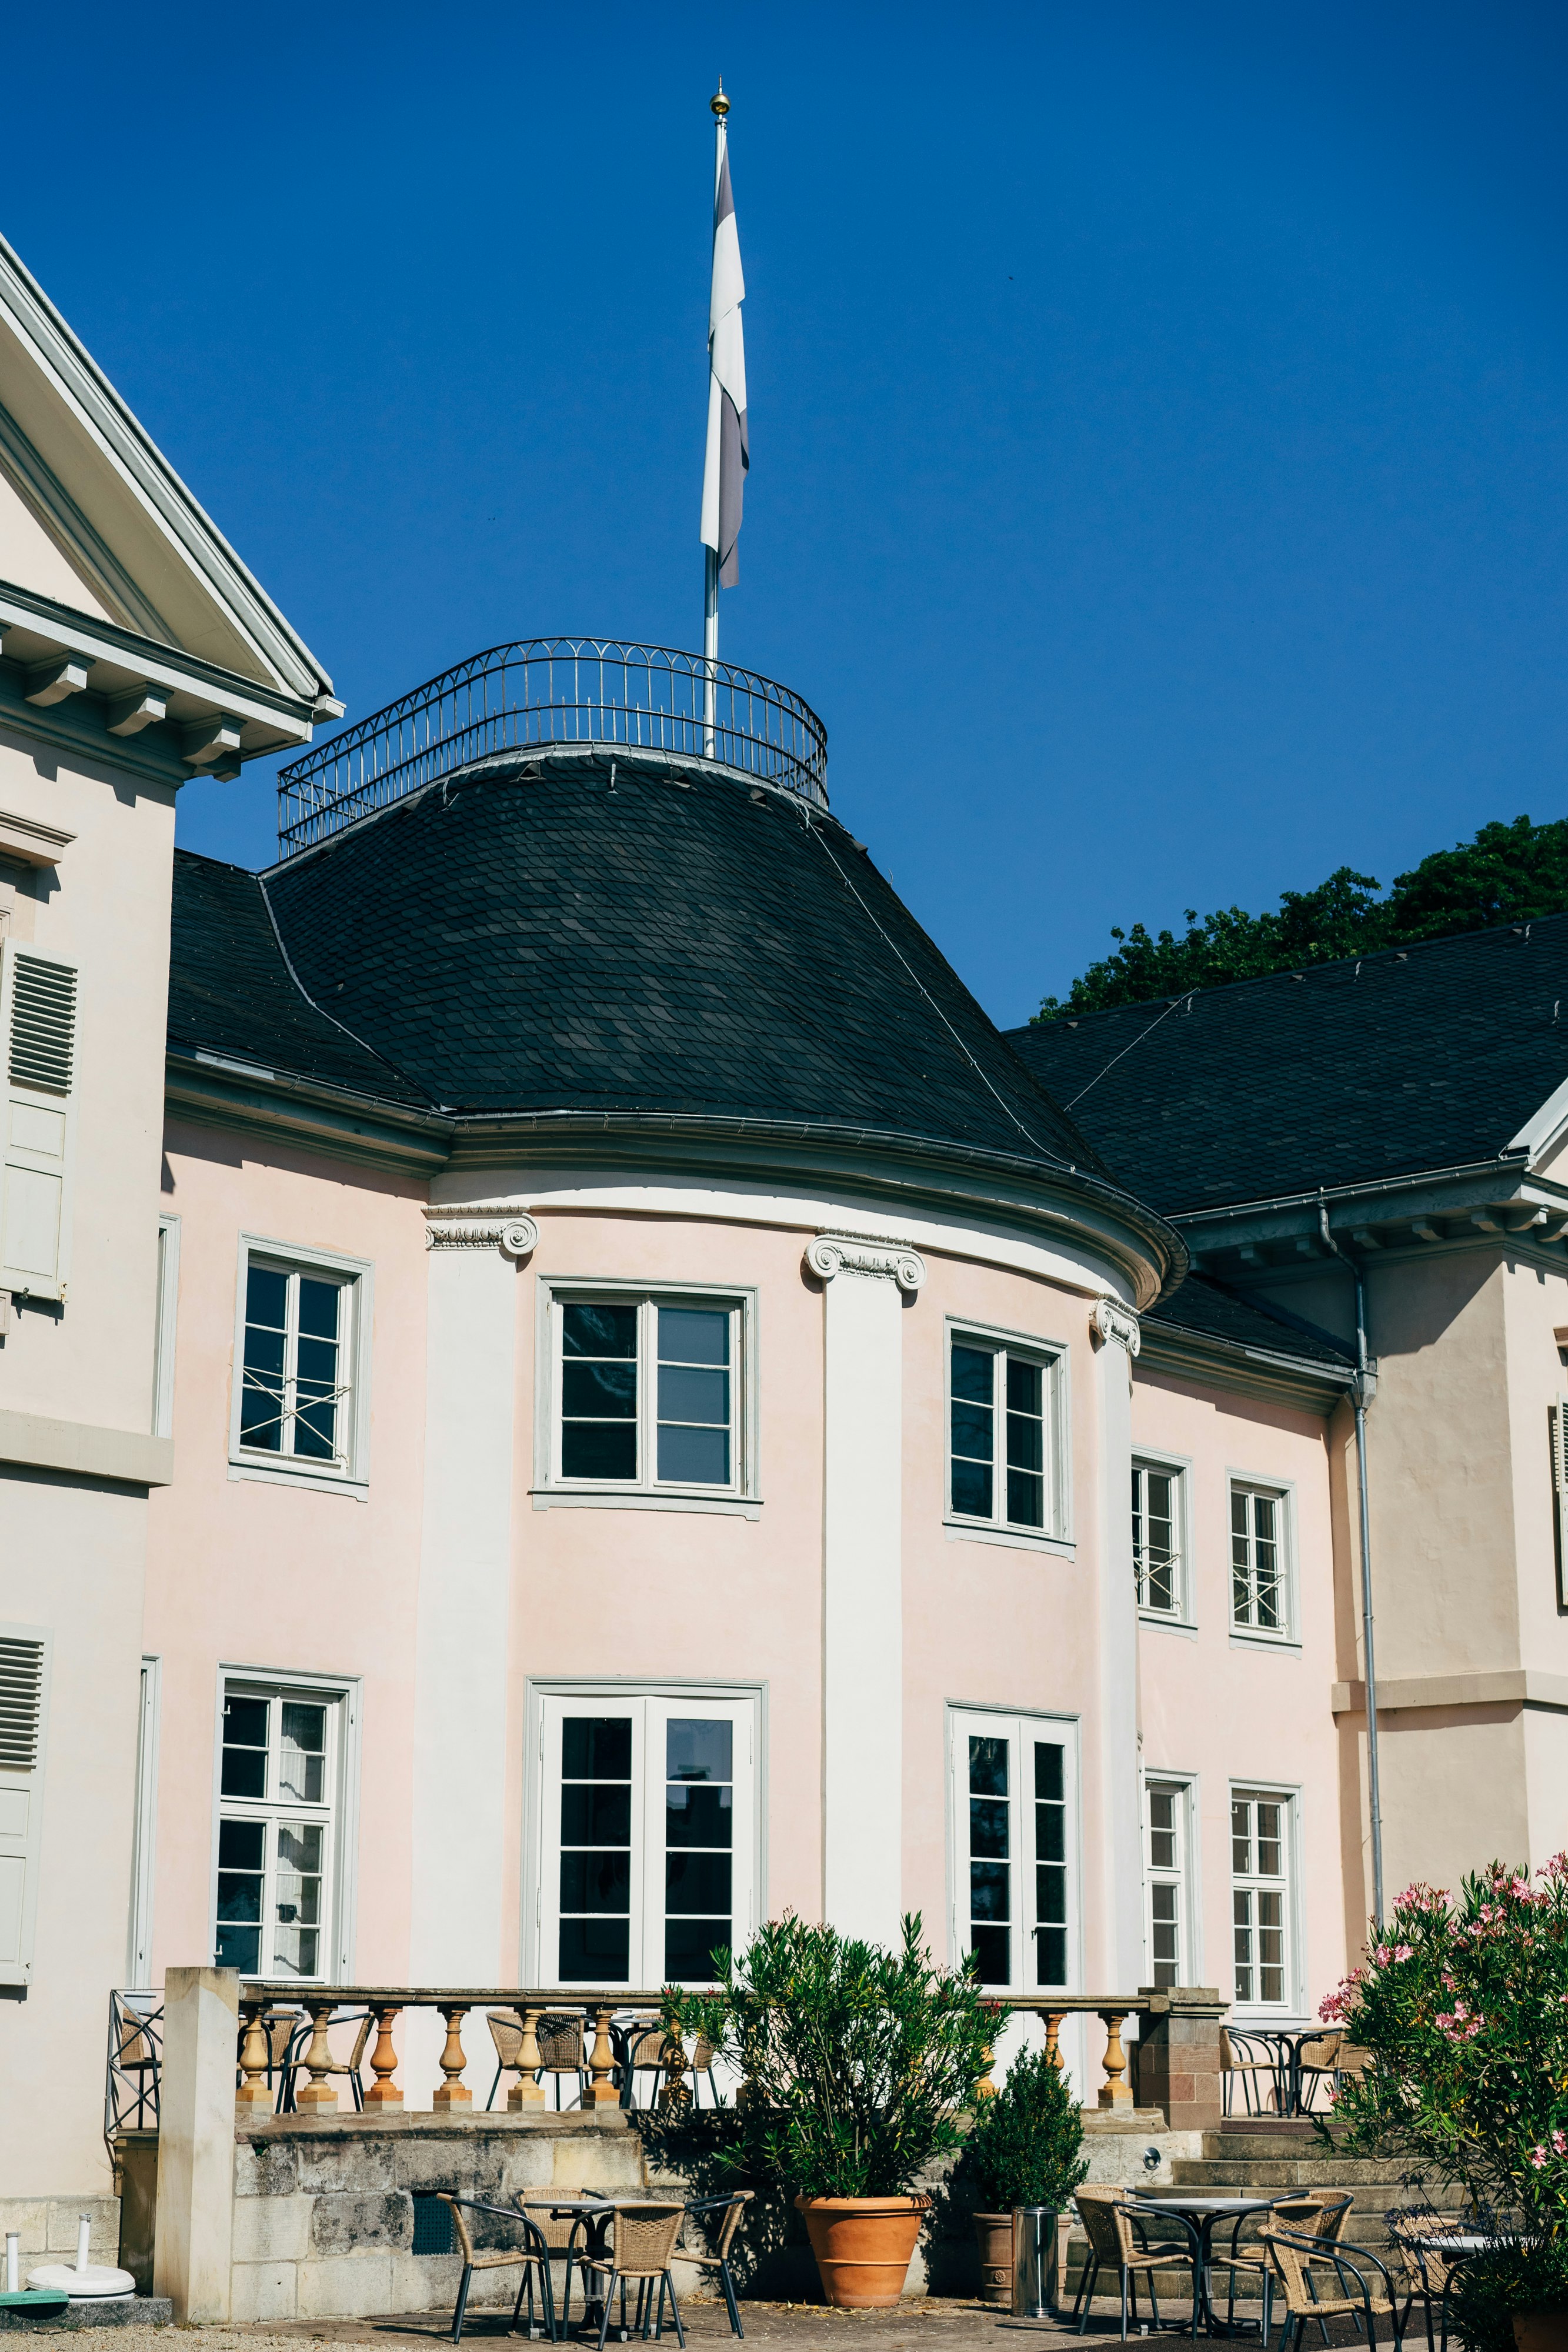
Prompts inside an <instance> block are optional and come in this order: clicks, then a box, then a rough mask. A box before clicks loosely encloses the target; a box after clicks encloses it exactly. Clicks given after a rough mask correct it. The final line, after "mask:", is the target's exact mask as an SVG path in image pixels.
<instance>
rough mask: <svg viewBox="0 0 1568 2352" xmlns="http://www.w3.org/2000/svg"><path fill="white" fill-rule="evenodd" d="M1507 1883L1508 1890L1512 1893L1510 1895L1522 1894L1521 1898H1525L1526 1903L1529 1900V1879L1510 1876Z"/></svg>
mask: <svg viewBox="0 0 1568 2352" xmlns="http://www.w3.org/2000/svg"><path fill="white" fill-rule="evenodd" d="M1508 1884H1509V1892H1510V1894H1512V1895H1522V1896H1523V1898H1524V1900H1525V1901H1526V1902H1527V1903H1528V1902H1529V1900H1530V1881H1529V1879H1528V1878H1518V1877H1515V1878H1510V1880H1509V1882H1508Z"/></svg>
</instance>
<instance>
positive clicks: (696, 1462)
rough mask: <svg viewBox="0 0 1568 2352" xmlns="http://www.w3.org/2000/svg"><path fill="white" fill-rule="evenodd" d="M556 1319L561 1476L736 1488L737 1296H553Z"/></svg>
mask: <svg viewBox="0 0 1568 2352" xmlns="http://www.w3.org/2000/svg"><path fill="white" fill-rule="evenodd" d="M552 1330H553V1378H554V1393H555V1397H556V1401H557V1402H556V1407H555V1412H554V1415H553V1421H554V1427H553V1431H552V1455H553V1460H552V1478H553V1480H554V1481H555V1482H556V1483H557V1484H560V1485H562V1486H573V1485H583V1486H627V1487H634V1488H635V1487H642V1488H649V1489H656V1490H657V1489H658V1488H659V1487H661V1486H669V1487H679V1488H682V1489H688V1488H690V1487H694V1486H695V1487H699V1488H704V1487H705V1488H708V1489H710V1490H711V1491H712V1492H713V1493H715V1494H725V1493H734V1492H735V1491H737V1490H738V1489H739V1488H740V1487H741V1486H742V1461H741V1454H742V1444H741V1422H740V1417H739V1410H738V1408H739V1404H740V1396H739V1390H740V1370H741V1343H742V1307H741V1305H740V1303H739V1302H738V1301H733V1300H728V1299H709V1298H705V1297H686V1298H653V1297H649V1298H633V1297H620V1298H616V1297H557V1298H555V1299H554V1301H553V1303H552Z"/></svg>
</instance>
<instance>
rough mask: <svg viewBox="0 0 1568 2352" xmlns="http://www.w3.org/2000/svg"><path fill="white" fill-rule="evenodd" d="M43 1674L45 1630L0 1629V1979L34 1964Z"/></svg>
mask: <svg viewBox="0 0 1568 2352" xmlns="http://www.w3.org/2000/svg"><path fill="white" fill-rule="evenodd" d="M47 1681H48V1642H47V1636H46V1635H44V1634H42V1633H0V1984H13V1985H15V1984H26V1983H27V1981H28V1980H29V1979H30V1978H31V1976H32V1972H33V1921H34V1916H35V1914H36V1913H37V1907H38V1843H39V1837H40V1834H41V1832H42V1830H43V1811H44V1720H45V1702H46V1699H47Z"/></svg>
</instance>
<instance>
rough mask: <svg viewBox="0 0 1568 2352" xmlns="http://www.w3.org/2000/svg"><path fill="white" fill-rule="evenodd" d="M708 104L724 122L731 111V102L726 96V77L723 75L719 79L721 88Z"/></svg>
mask: <svg viewBox="0 0 1568 2352" xmlns="http://www.w3.org/2000/svg"><path fill="white" fill-rule="evenodd" d="M708 103H709V105H710V107H711V108H712V110H713V111H714V113H715V114H716V115H717V116H718V118H719V120H720V121H721V122H722V121H723V120H724V117H725V116H726V115H727V114H728V113H729V111H730V101H729V100H728V99H727V98H726V97H725V95H724V77H723V75H722V74H721V75H720V77H719V87H718V89H717V90H716V91H715V92H714V94H713V96H712V97H711V98H710V100H709V101H708Z"/></svg>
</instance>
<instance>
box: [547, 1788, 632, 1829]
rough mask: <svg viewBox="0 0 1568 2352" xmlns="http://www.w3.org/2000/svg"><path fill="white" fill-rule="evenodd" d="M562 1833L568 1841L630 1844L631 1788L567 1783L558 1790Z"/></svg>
mask: <svg viewBox="0 0 1568 2352" xmlns="http://www.w3.org/2000/svg"><path fill="white" fill-rule="evenodd" d="M561 1837H562V1842H563V1843H564V1844H569V1845H629V1844H630V1843H631V1838H632V1792H631V1790H630V1789H629V1788H618V1789H617V1788H614V1787H612V1788H605V1787H603V1786H600V1787H595V1785H594V1784H593V1782H591V1781H590V1782H588V1783H586V1784H584V1783H583V1782H581V1781H577V1782H574V1783H569V1784H568V1786H567V1787H565V1788H563V1790H562V1791H561Z"/></svg>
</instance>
